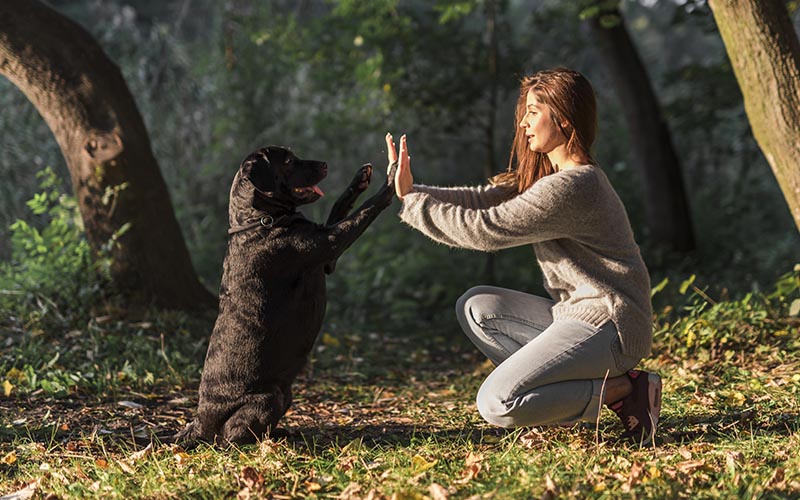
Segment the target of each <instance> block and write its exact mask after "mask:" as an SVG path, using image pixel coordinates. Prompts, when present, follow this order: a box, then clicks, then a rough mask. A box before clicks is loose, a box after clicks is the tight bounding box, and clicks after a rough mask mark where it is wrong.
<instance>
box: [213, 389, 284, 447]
mask: <svg viewBox="0 0 800 500" xmlns="http://www.w3.org/2000/svg"><path fill="white" fill-rule="evenodd" d="M242 399H243V402H242V405H241V406H239V408H238V409H237V410H236V411H235V412H233V414H232V415H231V416H230V417H229V418H228V420H227V421H226V422H225V424H224V425H223V426H222V429H221V430H220V432H219V435H218V441H222V442H225V443H235V444H249V443H255V442H256V441H257V440H259V439H261V438H263V437H264V436H266V435H268V434H269V432H270V431H271V430H272V429H274V428H275V427H276V426H277V425H278V420H280V418H281V417H282V416H283V414H284V413H285V412H286V409H285V408H284V406H285V403H284V400H285V397H284V393H283V391H282V390H281V389H280V388H279V387H278V386H277V385H271V386H269V387H268V388H267V391H266V392H264V393H260V394H248V395H246V396H244V397H243V398H242Z"/></svg>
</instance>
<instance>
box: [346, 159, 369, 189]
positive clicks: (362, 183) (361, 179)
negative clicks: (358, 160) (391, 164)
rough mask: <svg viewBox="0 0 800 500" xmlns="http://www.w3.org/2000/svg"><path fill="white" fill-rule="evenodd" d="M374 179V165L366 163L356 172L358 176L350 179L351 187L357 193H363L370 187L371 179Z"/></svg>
mask: <svg viewBox="0 0 800 500" xmlns="http://www.w3.org/2000/svg"><path fill="white" fill-rule="evenodd" d="M371 179H372V165H370V164H369V163H366V164H364V165H363V166H362V167H361V168H359V169H358V172H356V176H355V177H353V180H352V181H350V189H352V190H353V191H355V192H356V193H363V192H364V191H366V189H367V188H368V187H369V181H370V180H371Z"/></svg>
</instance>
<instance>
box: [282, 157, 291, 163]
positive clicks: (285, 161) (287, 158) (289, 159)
mask: <svg viewBox="0 0 800 500" xmlns="http://www.w3.org/2000/svg"><path fill="white" fill-rule="evenodd" d="M290 163H292V159H291V158H289V157H288V156H287V157H286V159H285V160H283V164H284V165H288V164H290Z"/></svg>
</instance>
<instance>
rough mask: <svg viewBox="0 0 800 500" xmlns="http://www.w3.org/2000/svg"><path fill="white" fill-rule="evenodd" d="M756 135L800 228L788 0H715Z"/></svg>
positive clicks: (796, 67) (795, 68) (799, 74)
mask: <svg viewBox="0 0 800 500" xmlns="http://www.w3.org/2000/svg"><path fill="white" fill-rule="evenodd" d="M709 5H710V7H711V11H712V12H713V14H714V20H715V21H716V23H717V27H718V28H719V32H720V34H721V35H722V41H723V42H724V43H725V49H726V51H727V52H728V58H730V60H731V65H732V66H733V72H734V73H735V74H736V80H737V81H738V82H739V88H741V89H742V95H743V96H744V109H745V112H746V113H747V118H748V120H749V121H750V127H751V128H752V129H753V136H754V137H755V139H756V142H758V146H759V147H760V148H761V151H762V152H763V153H764V156H766V158H767V162H769V166H770V167H771V168H772V172H773V174H775V178H776V179H777V180H778V184H779V185H780V187H781V190H782V191H783V197H784V198H785V199H786V203H787V204H788V205H789V210H790V211H791V212H792V217H793V218H794V223H795V225H796V226H797V228H798V230H800V41H798V39H797V35H796V34H795V31H794V28H793V26H792V23H791V20H790V18H789V15H788V12H787V10H786V6H785V5H784V2H781V1H779V0H722V1H720V0H711V1H710V2H709Z"/></svg>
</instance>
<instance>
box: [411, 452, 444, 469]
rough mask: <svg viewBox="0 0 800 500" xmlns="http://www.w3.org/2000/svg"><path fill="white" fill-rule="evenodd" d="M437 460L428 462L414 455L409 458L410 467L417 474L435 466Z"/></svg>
mask: <svg viewBox="0 0 800 500" xmlns="http://www.w3.org/2000/svg"><path fill="white" fill-rule="evenodd" d="M437 462H438V460H431V461H430V462H429V461H428V460H426V459H425V457H423V456H421V455H414V456H413V457H411V465H412V467H414V470H415V471H416V472H417V473H419V472H425V471H426V470H428V469H432V468H433V466H435V465H436V463H437Z"/></svg>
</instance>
